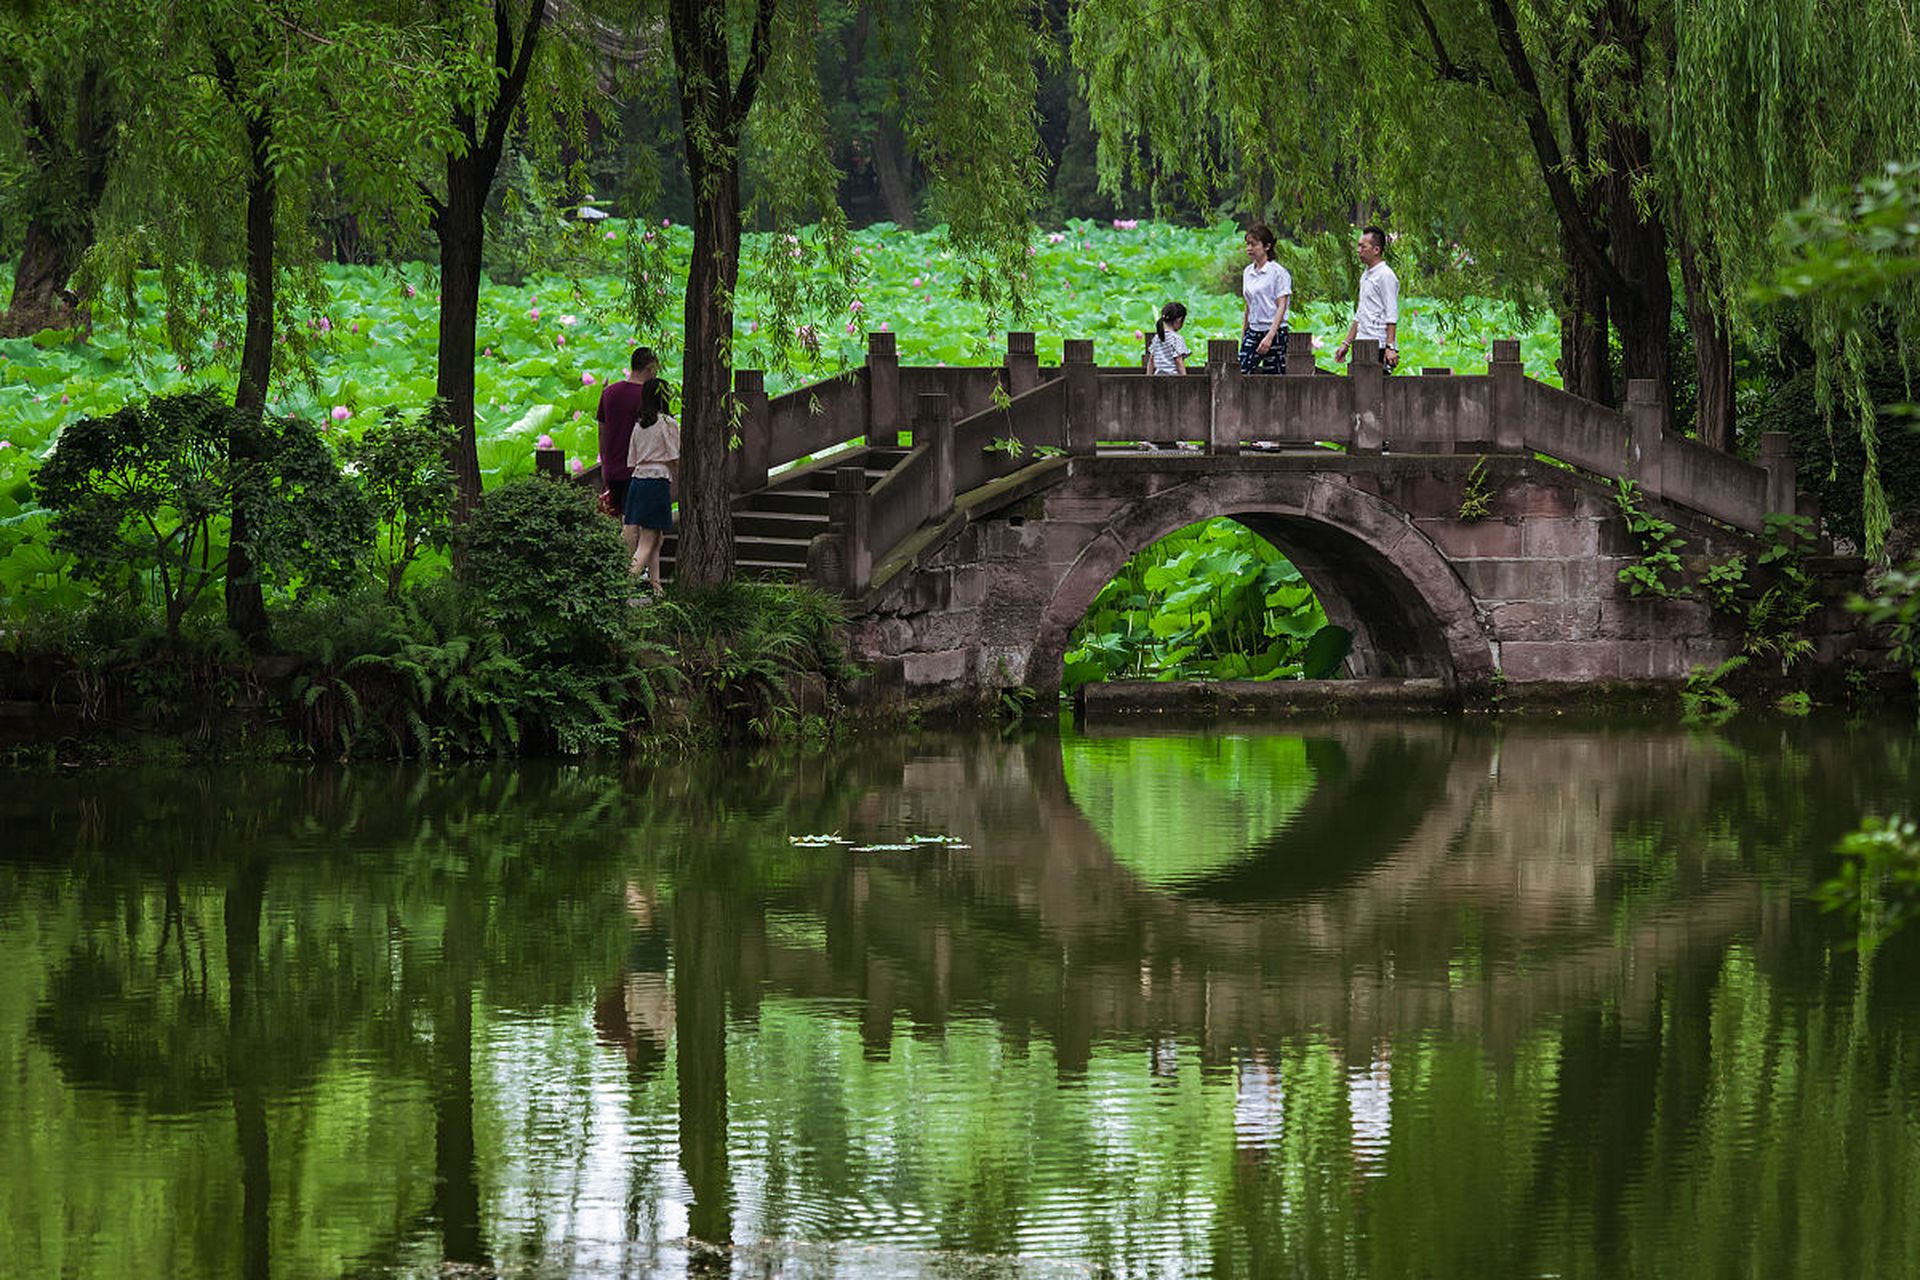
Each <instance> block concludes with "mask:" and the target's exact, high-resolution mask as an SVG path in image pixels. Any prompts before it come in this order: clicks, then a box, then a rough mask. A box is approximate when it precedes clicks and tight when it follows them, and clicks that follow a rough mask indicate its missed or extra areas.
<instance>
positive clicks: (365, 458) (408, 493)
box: [340, 402, 457, 600]
mask: <svg viewBox="0 0 1920 1280" xmlns="http://www.w3.org/2000/svg"><path fill="white" fill-rule="evenodd" d="M456 438H457V434H456V432H455V431H454V428H453V427H452V426H451V425H450V424H449V423H448V421H447V418H446V414H445V411H444V409H443V407H442V406H441V405H440V404H439V403H438V402H435V403H434V404H433V405H432V406H431V407H429V408H428V409H426V410H425V411H423V412H421V413H419V414H416V415H415V416H414V417H413V418H411V419H409V418H407V417H406V416H405V415H404V414H402V413H401V412H400V411H399V410H398V409H392V408H389V409H388V410H386V412H385V413H383V414H382V415H381V418H380V421H379V422H378V423H376V424H374V425H373V426H371V427H369V428H367V430H366V432H365V433H364V434H363V435H361V436H360V437H359V438H358V439H351V438H350V439H349V440H348V441H347V442H346V443H345V444H344V445H342V446H341V450H340V452H341V453H342V454H343V455H344V456H345V458H346V466H347V470H348V471H349V472H351V473H353V474H354V475H355V476H356V478H357V479H358V481H359V484H360V489H361V491H362V492H363V493H365V494H366V495H367V499H368V502H369V503H370V504H371V506H372V508H373V514H374V516H375V517H376V518H377V519H378V520H379V522H380V527H381V528H382V529H383V530H384V531H385V536H384V538H383V539H382V540H381V541H380V543H379V545H378V547H377V549H376V553H375V565H374V568H375V571H376V574H377V575H378V576H379V578H380V579H381V580H382V581H383V582H385V584H386V590H387V599H389V600H397V599H398V598H399V596H400V586H401V583H402V582H403V581H404V580H405V579H406V576H407V570H408V569H409V568H411V567H412V565H413V562H414V561H415V560H416V559H417V558H418V557H419V555H420V552H421V550H422V549H424V548H429V547H432V548H439V547H444V546H446V544H447V541H448V538H449V536H450V534H451V526H450V523H449V522H450V520H451V518H452V515H453V501H454V480H453V469H452V467H451V466H450V465H449V464H448V462H447V459H448V457H449V456H450V455H451V451H452V448H453V444H454V441H455V439H456Z"/></svg>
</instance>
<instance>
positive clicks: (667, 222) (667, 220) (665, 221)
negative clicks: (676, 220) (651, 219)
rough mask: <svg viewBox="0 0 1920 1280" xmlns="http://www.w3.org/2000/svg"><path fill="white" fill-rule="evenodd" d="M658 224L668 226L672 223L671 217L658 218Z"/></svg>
mask: <svg viewBox="0 0 1920 1280" xmlns="http://www.w3.org/2000/svg"><path fill="white" fill-rule="evenodd" d="M660 225H661V226H663V227H670V226H672V225H673V219H672V218H662V219H660Z"/></svg>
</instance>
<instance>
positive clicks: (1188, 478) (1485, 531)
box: [732, 333, 1859, 700]
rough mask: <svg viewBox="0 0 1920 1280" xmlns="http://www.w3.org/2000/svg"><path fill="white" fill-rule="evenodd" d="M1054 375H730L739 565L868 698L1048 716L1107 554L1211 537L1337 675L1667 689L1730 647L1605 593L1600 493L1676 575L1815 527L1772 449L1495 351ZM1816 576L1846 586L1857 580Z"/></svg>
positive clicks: (1617, 556)
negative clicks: (1665, 546) (1338, 650)
mask: <svg viewBox="0 0 1920 1280" xmlns="http://www.w3.org/2000/svg"><path fill="white" fill-rule="evenodd" d="M1063 357H1064V358H1063V360H1062V363H1061V364H1060V365H1059V366H1058V367H1056V368H1044V369H1043V368H1042V367H1041V366H1040V365H1039V362H1038V358H1037V355H1036V349H1035V344H1034V340H1033V335H1032V334H1019V333H1016V334H1010V335H1009V336H1008V345H1007V353H1006V357H1005V361H1004V363H1003V364H1001V365H999V366H994V367H984V368H948V367H945V366H940V367H926V366H909V365H902V364H901V363H900V362H899V359H898V357H897V354H896V352H895V347H894V339H893V335H892V334H890V333H877V334H874V335H871V339H870V345H869V351H868V359H867V364H866V366H865V367H864V368H861V369H858V370H855V371H852V372H850V373H848V374H845V375H842V376H840V377H838V378H835V379H831V380H829V381H828V382H824V383H819V384H816V385H814V386H811V387H804V388H801V389H799V390H797V391H794V392H790V393H788V394H786V395H783V396H780V397H777V398H774V399H772V400H769V399H768V398H767V396H766V395H765V394H764V392H763V390H762V383H761V379H760V375H759V374H758V373H757V372H754V371H751V370H746V371H742V372H741V373H740V374H739V375H738V379H737V385H736V393H735V395H736V410H737V414H736V416H737V419H738V422H739V433H740V447H739V448H737V449H736V450H735V451H734V453H733V455H732V456H733V462H734V468H733V470H734V474H733V477H732V483H733V486H734V490H735V492H736V494H737V495H738V496H737V497H736V500H735V519H734V525H735V531H736V537H737V538H739V539H740V540H741V545H742V558H743V559H742V563H743V567H745V568H747V569H748V570H750V571H765V572H776V573H777V572H788V573H792V572H798V571H802V566H801V563H800V562H801V561H802V560H804V572H805V573H806V574H807V575H808V576H810V577H811V578H812V580H813V581H815V582H816V583H818V584H820V585H821V586H823V587H826V588H828V589H830V590H834V591H837V592H839V593H840V594H841V595H843V596H844V597H845V598H846V599H847V600H848V603H849V608H850V612H851V614H852V618H853V645H854V650H855V653H856V656H858V657H859V658H860V659H862V660H863V661H864V662H866V663H868V664H870V665H871V666H872V668H873V669H874V671H875V673H876V677H877V681H878V683H879V684H881V685H882V686H883V687H886V686H891V687H896V688H899V689H902V690H905V691H907V692H910V693H936V692H944V693H947V694H952V695H958V696H961V697H988V698H990V697H992V696H993V695H994V694H996V693H997V692H999V691H1002V690H1006V689H1009V688H1014V687H1019V686H1026V687H1029V688H1032V689H1034V690H1037V691H1040V692H1042V693H1045V692H1051V691H1053V690H1054V689H1057V688H1058V686H1059V684H1060V681H1061V677H1062V657H1063V654H1064V653H1065V650H1066V647H1067V644H1068V639H1069V636H1070V634H1071V632H1072V630H1073V628H1074V627H1075V625H1076V624H1077V623H1078V622H1079V621H1080V620H1081V619H1082V618H1083V617H1084V616H1085V613H1086V611H1087V608H1088V606H1089V605H1090V604H1091V603H1092V602H1093V599H1094V597H1095V596H1096V595H1098V594H1099V592H1100V590H1101V588H1102V587H1104V586H1105V585H1106V584H1107V582H1109V581H1110V580H1111V579H1112V577H1113V576H1114V574H1115V573H1116V572H1117V571H1118V570H1119V569H1120V567H1121V566H1122V565H1123V564H1124V563H1125V562H1126V560H1127V558H1128V557H1129V556H1131V555H1133V554H1134V553H1136V552H1138V551H1140V550H1142V549H1143V548H1145V547H1147V546H1148V545H1150V544H1151V543H1153V542H1154V541H1156V540H1157V539H1159V538H1161V537H1163V536H1165V535H1166V534H1168V533H1171V532H1173V531H1174V530H1176V529H1180V528H1183V527H1185V526H1187V525H1189V524H1192V523H1194V522H1195V521H1197V520H1202V519H1205V518H1208V517H1213V516H1228V517H1232V518H1234V519H1237V520H1239V521H1241V522H1242V523H1244V524H1246V525H1247V526H1248V527H1249V528H1251V529H1253V530H1254V531H1255V532H1257V533H1259V534H1261V535H1262V536H1264V537H1266V538H1267V539H1268V540H1269V541H1271V542H1272V543H1274V545H1276V546H1277V547H1279V548H1280V549H1281V550H1282V551H1283V552H1284V553H1285V554H1286V555H1287V556H1288V558H1289V559H1291V560H1292V561H1293V562H1294V564H1296V565H1297V566H1298V567H1299V568H1300V570H1301V572H1302V574H1303V575H1304V576H1305V577H1306V579H1307V581H1308V582H1309V583H1310V584H1311V585H1312V587H1313V589H1314V592H1315V594H1316V595H1317V596H1318V598H1319V599H1320V601H1321V604H1322V605H1323V607H1324V608H1325V610H1326V612H1327V615H1328V617H1329V618H1330V619H1331V620H1332V621H1333V622H1335V623H1337V624H1339V625H1342V626H1344V627H1346V628H1348V629H1349V630H1350V631H1351V632H1352V633H1353V636H1354V646H1353V650H1352V653H1351V656H1350V657H1349V659H1348V662H1347V669H1346V674H1348V675H1351V676H1358V677H1370V676H1377V677H1406V678H1409V679H1417V680H1425V681H1432V682H1436V683H1437V684H1438V685H1439V687H1441V688H1442V689H1444V690H1449V691H1451V692H1452V693H1453V694H1454V695H1456V696H1458V697H1459V698H1461V699H1465V700H1470V699H1472V698H1473V697H1475V696H1476V695H1477V694H1479V693H1481V692H1484V691H1486V690H1489V689H1491V688H1492V687H1494V686H1496V685H1498V684H1499V683H1501V682H1503V681H1504V682H1507V683H1510V684H1514V685H1521V686H1544V687H1551V686H1576V685H1577V686H1582V687H1584V686H1588V685H1591V684H1594V683H1596V682H1612V681H1633V682H1669V683H1673V682H1678V681H1680V680H1681V679H1683V678H1684V677H1685V676H1686V675H1687V674H1688V673H1689V672H1690V671H1691V670H1692V669H1693V668H1695V667H1697V666H1701V665H1706V664H1712V663H1715V662H1718V661H1719V660H1721V659H1723V658H1725V657H1727V656H1730V655H1731V654H1734V653H1737V652H1739V650H1740V647H1741V642H1742V636H1741V635H1740V633H1739V629H1738V626H1737V625H1736V624H1735V623H1733V622H1730V621H1729V620H1728V619H1726V618H1725V617H1722V616H1717V615H1715V614H1714V613H1712V612H1711V611H1710V610H1709V609H1708V607H1707V605H1706V604H1705V603H1704V602H1702V601H1701V600H1699V599H1697V598H1692V599H1654V598H1635V597H1633V596H1631V595H1630V594H1629V593H1628V590H1627V588H1626V587H1625V586H1623V585H1622V584H1621V583H1620V581H1619V571H1620V570H1621V569H1622V568H1624V567H1626V566H1627V565H1629V564H1631V563H1634V562H1635V561H1636V560H1637V559H1638V557H1639V548H1638V547H1637V546H1635V545H1634V543H1633V541H1632V538H1631V535H1630V534H1629V532H1628V530H1627V528H1626V524H1625V521H1624V520H1623V519H1622V517H1621V515H1620V512H1619V509H1618V507H1617V504H1616V502H1615V500H1614V485H1615V481H1616V478H1626V479H1631V480H1632V481H1634V482H1635V483H1636V484H1637V485H1638V486H1639V492H1640V495H1641V497H1640V500H1641V502H1642V503H1643V504H1644V506H1645V507H1646V509H1647V510H1649V511H1650V512H1652V513H1654V514H1657V515H1659V516H1660V517H1661V518H1663V519H1666V520H1668V521H1671V522H1672V523H1673V524H1674V525H1675V526H1677V528H1678V530H1679V534H1680V536H1681V537H1683V538H1685V539H1686V550H1685V554H1686V558H1687V560H1688V563H1689V568H1690V569H1691V570H1693V571H1694V572H1696V573H1697V572H1698V571H1699V570H1700V569H1702V568H1704V566H1705V565H1706V564H1707V563H1709V562H1717V561H1723V560H1725V559H1726V558H1728V557H1730V556H1732V555H1734V554H1735V553H1738V552H1745V553H1746V554H1747V556H1748V559H1749V561H1750V562H1751V561H1753V560H1754V559H1756V558H1757V553H1758V552H1759V551H1760V550H1761V549H1762V546H1763V543H1762V535H1763V533H1764V529H1765V524H1766V518H1767V516H1768V515H1769V514H1770V513H1776V512H1777V513H1796V514H1815V515H1817V512H1813V511H1812V509H1811V507H1810V506H1808V504H1807V503H1806V502H1805V500H1804V499H1802V498H1801V497H1800V496H1799V495H1798V494H1797V493H1796V491H1795V485H1794V473H1793V466H1792V459H1791V458H1790V457H1788V456H1787V453H1786V449H1785V437H1784V436H1778V435H1770V436H1768V437H1767V438H1766V439H1765V441H1764V442H1763V444H1762V448H1761V450H1760V457H1759V459H1758V461H1757V462H1745V461H1742V460H1740V459H1737V458H1733V457H1730V456H1728V455H1726V454H1722V453H1719V452H1717V451H1715V450H1712V449H1708V448H1706V447H1704V446H1702V445H1700V444H1698V443H1696V442H1695V441H1692V440H1689V439H1685V438H1683V437H1680V436H1678V435H1675V434H1673V433H1671V432H1669V431H1667V430H1666V426H1665V423H1664V420H1663V417H1664V409H1663V407H1662V406H1661V404H1660V403H1659V400H1658V398H1657V396H1656V395H1655V394H1653V392H1654V388H1653V386H1652V384H1649V383H1638V382H1636V383H1630V384H1629V386H1628V394H1627V403H1626V405H1625V407H1624V409H1622V410H1613V409H1610V408H1607V407H1605V406H1602V405H1598V404H1594V403H1591V402H1588V401H1584V400H1581V399H1578V398H1577V397H1574V396H1571V395H1568V394H1567V393H1565V392H1564V391H1561V390H1560V389H1558V388H1556V387H1552V386H1549V385H1546V384H1544V383H1541V382H1538V381H1535V380H1533V379H1530V378H1528V377H1526V376H1525V372H1524V370H1523V368H1522V366H1521V363H1520V350H1519V344H1518V343H1517V342H1513V341H1499V342H1495V343H1494V344H1493V351H1492V358H1491V360H1490V361H1489V364H1488V371H1487V372H1486V373H1485V374H1470V375H1454V374H1452V373H1451V372H1450V371H1449V370H1444V369H1439V370H1434V369H1429V370H1425V371H1423V372H1422V374H1421V375H1417V376H1397V377H1385V376H1384V371H1383V370H1382V368H1381V366H1380V362H1379V353H1378V350H1377V349H1376V347H1375V345H1374V344H1373V343H1370V342H1360V343H1356V344H1355V347H1354V350H1353V363H1352V365H1351V366H1350V368H1349V369H1348V371H1347V373H1346V375H1345V376H1334V375H1333V374H1332V372H1331V371H1329V370H1323V369H1317V368H1316V367H1315V365H1314V361H1313V349H1312V338H1311V337H1310V336H1309V335H1306V334H1300V333H1296V334H1294V335H1292V344H1291V346H1290V348H1289V352H1288V373H1287V375H1286V376H1282V377H1244V376H1242V375H1241V373H1240V371H1239V366H1238V364H1237V361H1236V360H1235V358H1234V357H1235V346H1234V344H1233V343H1232V342H1230V341H1216V342H1211V343H1209V344H1208V349H1207V360H1206V364H1205V366H1204V367H1202V368H1199V369H1196V370H1194V371H1192V372H1190V373H1189V374H1188V375H1187V376H1185V377H1170V378H1169V377H1147V376H1144V375H1143V374H1141V373H1140V372H1139V371H1138V370H1136V369H1118V368H1100V367H1098V366H1096V365H1095V364H1094V361H1093V344H1092V343H1090V342H1086V341H1073V340H1069V341H1068V342H1066V343H1065V345H1064V350H1063ZM909 434H910V437H911V443H910V444H909V443H907V441H906V439H905V437H907V436H908V435H909ZM1476 465H1477V466H1479V467H1481V468H1482V471H1481V476H1482V479H1481V480H1480V481H1478V482H1476V481H1474V480H1472V479H1471V478H1470V477H1471V473H1472V471H1473V469H1474V468H1475V467H1476ZM1470 488H1475V489H1477V490H1478V491H1481V492H1484V493H1485V495H1486V498H1487V503H1486V511H1485V514H1484V515H1480V516H1479V517H1478V518H1463V516H1462V515H1461V510H1462V503H1463V500H1464V499H1465V498H1466V497H1467V494H1468V492H1469V489H1470ZM749 547H752V548H755V549H754V550H751V551H750V550H749ZM755 557H758V558H755ZM1827 568H1828V571H1829V572H1830V573H1832V574H1833V575H1834V577H1835V579H1836V581H1838V579H1839V578H1841V577H1843V576H1844V575H1845V574H1846V573H1848V572H1849V571H1850V572H1852V573H1853V575H1854V580H1855V581H1857V575H1858V568H1859V566H1858V564H1857V562H1853V563H1851V564H1842V563H1839V562H1830V563H1829V564H1828V566H1827ZM1842 594H1843V592H1842V590H1841V589H1840V588H1839V587H1837V586H1836V587H1835V588H1834V589H1833V590H1832V591H1830V592H1829V593H1828V595H1829V597H1830V598H1831V599H1833V600H1834V601H1837V600H1838V599H1839V598H1840V596H1841V595H1842ZM1811 630H1812V632H1813V638H1814V639H1815V641H1816V645H1817V652H1816V657H1815V661H1816V662H1822V661H1824V662H1828V663H1831V662H1834V661H1836V660H1838V659H1840V658H1843V657H1846V656H1847V655H1848V654H1849V653H1850V652H1851V651H1852V649H1853V647H1854V646H1855V644H1856V643H1857V635H1856V630H1855V627H1854V623H1853V620H1852V619H1851V618H1850V617H1849V616H1848V615H1846V614H1845V613H1844V611H1843V610H1841V609H1839V608H1838V607H1837V605H1836V606H1835V607H1829V608H1826V609H1823V610H1822V612H1821V614H1820V616H1819V617H1817V618H1816V619H1815V621H1814V623H1813V625H1812V627H1811Z"/></svg>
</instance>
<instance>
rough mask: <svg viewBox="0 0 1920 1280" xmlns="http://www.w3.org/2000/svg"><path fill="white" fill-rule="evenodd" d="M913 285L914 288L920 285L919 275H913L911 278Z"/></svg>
mask: <svg viewBox="0 0 1920 1280" xmlns="http://www.w3.org/2000/svg"><path fill="white" fill-rule="evenodd" d="M913 287H914V288H916V289H918V288H919V287H920V277H919V276H915V277H914V278H913Z"/></svg>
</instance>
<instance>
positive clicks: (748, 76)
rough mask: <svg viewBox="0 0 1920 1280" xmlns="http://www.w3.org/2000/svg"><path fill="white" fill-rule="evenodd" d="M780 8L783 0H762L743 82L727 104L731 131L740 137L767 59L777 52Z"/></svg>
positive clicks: (743, 70)
mask: <svg viewBox="0 0 1920 1280" xmlns="http://www.w3.org/2000/svg"><path fill="white" fill-rule="evenodd" d="M779 7H780V0H760V3H759V5H758V6H757V9H756V12H755V13H754V15H753V41H752V43H750V44H749V45H748V46H747V64H746V66H744V67H742V68H741V69H740V84H739V86H738V87H737V88H735V89H734V91H733V101H732V102H731V103H730V104H729V105H728V107H727V134H728V135H729V136H730V137H735V138H737V137H739V136H740V129H741V127H742V126H743V125H745V124H746V122H747V112H749V111H751V110H752V109H753V95H754V93H755V92H756V91H757V90H758V89H759V88H760V77H761V75H762V74H763V73H764V72H765V71H766V69H767V58H768V57H769V56H771V55H772V53H773V14H774V10H776V9H778V8H779Z"/></svg>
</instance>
